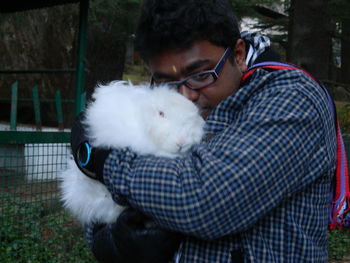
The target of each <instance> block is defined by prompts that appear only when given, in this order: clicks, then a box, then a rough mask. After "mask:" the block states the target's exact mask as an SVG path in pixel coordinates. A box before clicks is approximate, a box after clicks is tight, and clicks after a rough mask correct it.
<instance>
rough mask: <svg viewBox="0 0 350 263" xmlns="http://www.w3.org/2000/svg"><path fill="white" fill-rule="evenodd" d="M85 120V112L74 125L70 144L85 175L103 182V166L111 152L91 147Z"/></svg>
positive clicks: (76, 119)
mask: <svg viewBox="0 0 350 263" xmlns="http://www.w3.org/2000/svg"><path fill="white" fill-rule="evenodd" d="M83 120H84V112H80V113H79V115H78V116H77V117H76V118H75V119H74V121H73V124H72V129H71V138H70V139H71V140H70V144H71V148H72V153H73V157H74V161H75V163H76V164H77V166H78V167H79V169H80V170H81V171H82V172H83V173H84V174H86V175H87V176H89V177H91V178H93V179H96V180H99V181H101V182H103V165H104V162H105V160H106V158H107V156H108V154H109V153H110V152H111V150H110V149H102V148H93V147H91V145H90V143H89V141H88V137H87V136H86V132H85V127H84V125H83V122H82V121H83Z"/></svg>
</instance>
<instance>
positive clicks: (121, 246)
mask: <svg viewBox="0 0 350 263" xmlns="http://www.w3.org/2000/svg"><path fill="white" fill-rule="evenodd" d="M149 222H151V221H150V220H149V218H147V217H145V216H144V215H142V214H141V213H139V212H137V211H136V210H133V209H128V210H126V211H124V212H123V213H122V214H121V215H120V216H119V217H118V219H117V222H116V223H115V224H110V225H103V226H97V227H95V229H94V236H93V245H92V251H93V253H94V255H95V257H96V258H97V259H98V260H99V261H100V262H117V263H167V262H169V261H170V260H171V259H172V258H173V256H174V254H175V252H176V251H177V250H178V248H179V245H180V243H181V240H182V237H183V236H182V235H181V234H179V233H175V232H171V231H167V230H164V229H161V228H159V227H157V226H155V225H153V226H147V224H148V223H149Z"/></svg>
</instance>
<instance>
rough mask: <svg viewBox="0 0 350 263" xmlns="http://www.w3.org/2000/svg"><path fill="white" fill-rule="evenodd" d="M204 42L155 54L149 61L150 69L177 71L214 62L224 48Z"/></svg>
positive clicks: (167, 71)
mask: <svg viewBox="0 0 350 263" xmlns="http://www.w3.org/2000/svg"><path fill="white" fill-rule="evenodd" d="M206 42H207V41H205V42H204V41H201V42H196V43H195V44H193V45H192V46H190V47H189V48H186V49H181V50H180V49H175V50H165V51H163V52H161V53H159V54H157V55H155V56H154V57H152V58H151V59H150V61H149V66H150V69H151V71H152V72H153V73H155V72H166V73H179V72H180V71H182V70H185V69H186V68H187V69H188V70H189V69H190V68H196V67H200V66H202V65H204V64H207V63H211V62H216V60H217V57H218V56H220V55H222V54H221V53H222V52H223V51H222V50H224V49H223V48H221V47H218V46H214V45H212V44H211V43H209V42H208V43H209V44H208V43H206Z"/></svg>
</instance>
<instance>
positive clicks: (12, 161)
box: [0, 84, 95, 263]
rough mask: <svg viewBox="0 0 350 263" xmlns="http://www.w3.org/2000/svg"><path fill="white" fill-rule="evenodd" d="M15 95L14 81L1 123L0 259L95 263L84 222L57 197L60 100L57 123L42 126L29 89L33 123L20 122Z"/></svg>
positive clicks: (64, 135) (64, 150) (62, 137)
mask: <svg viewBox="0 0 350 263" xmlns="http://www.w3.org/2000/svg"><path fill="white" fill-rule="evenodd" d="M17 94H18V86H17V84H14V85H12V96H11V99H10V100H11V117H10V122H9V123H7V124H0V262H1V263H10V262H11V263H12V262H14V263H15V262H16V263H17V262H33V263H37V262H45V263H46V262H60V263H61V262H74V263H76V262H95V261H94V259H93V257H92V255H91V253H90V252H89V250H88V249H87V246H86V242H85V240H84V235H83V229H82V226H81V225H80V224H79V223H78V222H77V221H76V220H75V219H74V218H72V217H71V216H70V215H69V214H68V213H67V212H66V211H65V210H64V209H63V206H62V203H61V201H60V191H59V181H58V173H60V172H61V171H63V170H64V169H65V168H66V164H67V158H69V157H70V145H69V138H70V132H69V130H63V118H62V100H61V99H60V96H56V98H55V99H54V100H52V103H55V104H56V109H57V128H43V127H42V125H41V118H40V103H39V102H40V99H39V96H38V94H37V90H35V89H33V94H37V95H36V96H33V99H32V101H33V110H34V112H35V125H32V126H31V127H28V126H18V125H17V121H16V116H17V104H18V102H22V100H20V99H19V98H18V96H17ZM56 94H59V93H56ZM41 101H42V100H41ZM25 102H26V101H25Z"/></svg>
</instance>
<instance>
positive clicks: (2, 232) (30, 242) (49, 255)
mask: <svg viewBox="0 0 350 263" xmlns="http://www.w3.org/2000/svg"><path fill="white" fill-rule="evenodd" d="M0 200H1V201H3V200H4V199H3V198H1V199H0ZM44 207H45V204H43V203H40V202H30V203H28V202H24V201H20V200H13V199H11V200H10V199H8V200H7V201H6V202H5V203H1V206H0V209H1V214H0V262H2V263H15V262H16V263H17V262H28V263H39V262H45V263H61V262H72V263H73V262H74V263H78V262H91V263H93V262H96V261H95V260H94V259H93V256H92V255H91V253H90V251H89V250H88V248H87V247H86V242H85V240H84V238H83V233H82V230H81V229H80V228H79V227H77V225H75V224H74V221H73V220H72V218H70V217H69V216H68V215H67V214H66V213H64V212H63V211H55V212H53V211H51V212H50V211H49V212H48V210H47V209H46V210H45V208H44Z"/></svg>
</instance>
